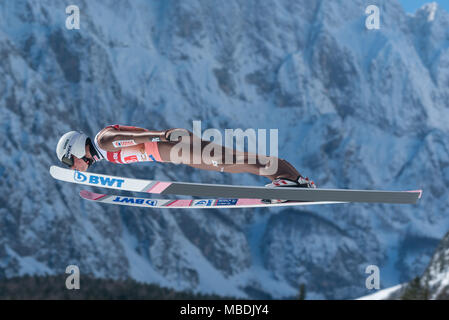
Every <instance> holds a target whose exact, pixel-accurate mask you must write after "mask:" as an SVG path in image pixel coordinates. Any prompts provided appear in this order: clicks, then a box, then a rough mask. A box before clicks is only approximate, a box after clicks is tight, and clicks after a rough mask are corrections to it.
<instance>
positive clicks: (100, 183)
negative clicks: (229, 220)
mask: <svg viewBox="0 0 449 320" xmlns="http://www.w3.org/2000/svg"><path fill="white" fill-rule="evenodd" d="M50 174H51V176H52V177H53V178H55V179H58V180H61V181H66V182H72V183H78V184H83V185H89V186H96V187H105V188H110V189H117V190H123V191H133V192H144V193H156V194H163V195H165V194H175V195H186V196H200V197H217V199H195V200H193V199H179V200H166V199H150V198H145V197H127V196H121V195H112V194H99V193H94V192H90V191H87V190H81V191H80V196H81V197H82V198H83V199H86V200H91V201H95V202H101V203H109V204H118V205H127V206H137V207H148V208H257V207H281V206H299V205H314V204H336V203H348V202H371V203H397V204H414V203H416V202H417V201H418V199H419V198H421V194H422V190H414V191H380V190H351V189H306V188H266V187H254V186H234V185H222V184H204V183H187V182H163V181H153V180H142V179H133V178H125V177H115V176H109V175H103V174H96V173H90V172H79V171H76V170H70V169H65V168H61V167H57V166H51V167H50ZM261 199H285V200H289V201H288V202H283V203H275V204H272V203H264V202H262V200H261Z"/></svg>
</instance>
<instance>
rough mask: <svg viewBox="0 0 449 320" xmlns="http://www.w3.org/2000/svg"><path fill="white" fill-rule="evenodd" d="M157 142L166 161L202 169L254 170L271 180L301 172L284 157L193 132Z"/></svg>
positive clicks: (292, 176) (287, 177)
mask: <svg viewBox="0 0 449 320" xmlns="http://www.w3.org/2000/svg"><path fill="white" fill-rule="evenodd" d="M193 139H197V140H196V141H197V145H198V147H199V148H197V149H195V143H194V141H193ZM157 144H158V150H159V154H160V157H161V160H162V161H164V162H173V163H183V164H187V165H188V166H191V167H194V168H198V169H203V170H212V171H219V172H228V173H251V174H255V175H259V176H264V177H267V178H268V179H270V180H274V179H276V178H286V179H290V180H296V179H298V177H299V176H300V174H299V172H298V171H297V170H296V169H295V168H294V167H293V166H292V165H291V164H290V163H289V162H287V161H286V160H284V159H279V158H277V157H272V156H265V155H256V154H254V153H250V152H243V151H238V150H233V149H230V148H226V147H223V146H221V145H218V144H216V143H214V142H211V141H205V140H201V139H200V138H198V137H196V136H193V134H192V133H191V132H189V137H188V139H181V140H180V141H170V142H158V143H157ZM181 150H182V151H181ZM195 151H197V155H196V157H194V152H195ZM215 151H217V152H215ZM198 153H200V154H199V155H198ZM216 153H217V154H216ZM172 156H174V157H175V158H176V161H175V160H174V159H172Z"/></svg>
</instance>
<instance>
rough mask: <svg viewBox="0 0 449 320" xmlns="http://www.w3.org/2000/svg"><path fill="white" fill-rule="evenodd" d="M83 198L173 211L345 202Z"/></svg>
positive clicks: (96, 195)
mask: <svg viewBox="0 0 449 320" xmlns="http://www.w3.org/2000/svg"><path fill="white" fill-rule="evenodd" d="M80 196H81V198H83V199H85V200H90V201H94V202H99V203H108V204H118V205H124V206H134V207H145V208H171V209H180V208H182V209H213V208H215V209H216V208H265V207H286V206H308V205H316V204H337V203H345V202H332V201H302V202H301V201H288V202H283V203H263V202H262V200H261V199H244V198H232V199H178V200H173V199H168V200H167V199H150V198H138V197H125V196H120V195H114V194H103V193H94V192H90V191H88V190H81V191H80Z"/></svg>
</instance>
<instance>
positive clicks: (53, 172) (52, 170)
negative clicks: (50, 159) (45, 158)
mask: <svg viewBox="0 0 449 320" xmlns="http://www.w3.org/2000/svg"><path fill="white" fill-rule="evenodd" d="M56 168H57V167H56V166H50V170H48V171H49V172H50V175H51V176H52V177H53V178H54V177H55V170H56Z"/></svg>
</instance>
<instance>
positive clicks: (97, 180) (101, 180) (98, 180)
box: [73, 170, 125, 188]
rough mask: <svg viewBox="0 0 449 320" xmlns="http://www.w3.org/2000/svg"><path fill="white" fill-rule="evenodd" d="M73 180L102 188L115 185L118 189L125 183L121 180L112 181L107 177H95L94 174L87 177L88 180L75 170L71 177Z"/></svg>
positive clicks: (112, 179)
mask: <svg viewBox="0 0 449 320" xmlns="http://www.w3.org/2000/svg"><path fill="white" fill-rule="evenodd" d="M73 179H75V181H77V182H88V183H90V184H98V185H102V186H108V187H113V186H114V184H116V187H118V188H120V187H121V186H122V183H123V182H125V180H123V179H114V178H109V177H101V176H96V175H94V174H91V175H89V179H88V178H87V176H86V175H85V174H83V173H81V172H79V171H77V170H75V174H74V176H73Z"/></svg>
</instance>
